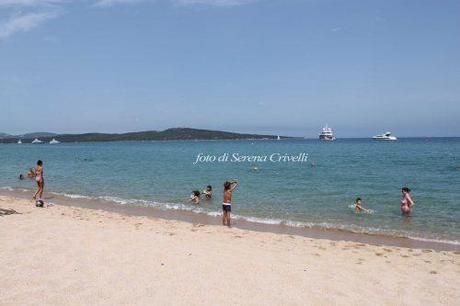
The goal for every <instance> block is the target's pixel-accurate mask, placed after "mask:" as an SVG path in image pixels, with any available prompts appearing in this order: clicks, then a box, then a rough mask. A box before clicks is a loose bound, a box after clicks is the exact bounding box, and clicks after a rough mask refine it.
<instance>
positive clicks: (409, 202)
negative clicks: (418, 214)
mask: <svg viewBox="0 0 460 306" xmlns="http://www.w3.org/2000/svg"><path fill="white" fill-rule="evenodd" d="M401 193H402V198H401V213H402V214H403V215H409V214H410V213H411V212H412V206H414V205H415V201H414V200H413V199H412V197H411V195H410V189H409V188H408V187H403V188H401ZM355 212H357V213H359V212H367V213H369V212H370V210H369V209H366V208H364V207H363V205H362V200H361V198H359V197H358V198H356V200H355Z"/></svg>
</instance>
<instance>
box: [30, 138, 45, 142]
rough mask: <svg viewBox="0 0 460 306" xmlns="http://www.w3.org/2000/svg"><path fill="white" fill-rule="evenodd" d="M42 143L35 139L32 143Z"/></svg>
mask: <svg viewBox="0 0 460 306" xmlns="http://www.w3.org/2000/svg"><path fill="white" fill-rule="evenodd" d="M42 142H43V141H41V140H40V139H38V138H35V139H34V140H33V141H32V143H42Z"/></svg>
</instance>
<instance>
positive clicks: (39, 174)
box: [33, 160, 45, 200]
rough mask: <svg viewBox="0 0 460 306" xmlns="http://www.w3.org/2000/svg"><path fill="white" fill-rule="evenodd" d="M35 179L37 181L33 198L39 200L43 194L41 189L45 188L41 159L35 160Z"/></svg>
mask: <svg viewBox="0 0 460 306" xmlns="http://www.w3.org/2000/svg"><path fill="white" fill-rule="evenodd" d="M35 181H36V182H37V187H38V189H37V192H36V193H35V195H34V197H33V199H34V200H36V199H37V196H38V199H39V200H41V198H42V196H43V190H44V188H45V178H44V176H43V162H42V161H41V160H39V161H37V167H35Z"/></svg>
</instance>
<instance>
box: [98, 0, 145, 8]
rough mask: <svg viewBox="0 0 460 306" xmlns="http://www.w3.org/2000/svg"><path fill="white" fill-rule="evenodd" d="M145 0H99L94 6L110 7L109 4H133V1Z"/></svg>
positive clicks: (140, 0) (141, 0)
mask: <svg viewBox="0 0 460 306" xmlns="http://www.w3.org/2000/svg"><path fill="white" fill-rule="evenodd" d="M144 1H145V0H97V1H96V2H95V3H94V6H99V7H109V6H113V5H116V4H132V3H138V2H144Z"/></svg>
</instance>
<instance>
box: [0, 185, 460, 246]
mask: <svg viewBox="0 0 460 306" xmlns="http://www.w3.org/2000/svg"><path fill="white" fill-rule="evenodd" d="M31 194H33V192H32V191H31V190H25V189H14V190H8V189H2V190H0V196H2V195H3V196H9V197H14V198H20V199H27V200H29V199H30V198H31ZM45 200H46V201H47V202H51V203H54V204H57V205H64V206H77V207H81V208H88V209H99V210H106V211H110V212H116V213H120V214H124V215H127V216H146V217H149V218H161V219H166V220H177V221H185V222H191V223H201V224H206V225H221V224H222V217H221V216H210V215H207V214H204V213H196V212H190V211H183V210H168V209H159V208H154V207H144V206H134V205H121V204H117V203H115V202H113V201H108V200H102V199H87V198H74V199H72V198H69V197H66V196H63V195H60V194H56V193H50V192H48V193H46V196H45ZM232 225H233V227H235V228H240V229H244V230H251V231H259V232H270V233H275V234H287V235H298V236H303V237H307V238H314V239H328V240H335V241H350V242H359V243H366V244H373V245H385V246H395V247H404V248H413V249H433V250H437V251H460V245H459V244H451V243H444V242H441V241H434V240H433V241H429V240H428V241H424V240H416V239H410V238H407V237H395V236H388V235H382V234H365V233H354V232H350V231H347V230H339V229H326V228H320V227H294V226H288V225H283V224H264V223H257V222H249V221H246V220H243V219H233V220H232Z"/></svg>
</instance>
